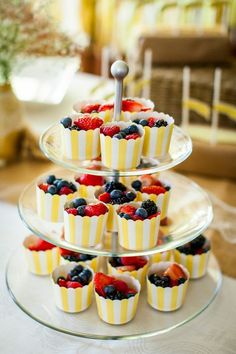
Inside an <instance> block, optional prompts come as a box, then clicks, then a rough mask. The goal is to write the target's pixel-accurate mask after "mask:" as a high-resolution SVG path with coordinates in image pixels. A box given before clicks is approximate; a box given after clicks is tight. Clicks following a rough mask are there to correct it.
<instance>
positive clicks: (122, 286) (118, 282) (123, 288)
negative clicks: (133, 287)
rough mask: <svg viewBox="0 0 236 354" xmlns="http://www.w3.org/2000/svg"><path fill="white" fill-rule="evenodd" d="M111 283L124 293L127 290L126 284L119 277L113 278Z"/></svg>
mask: <svg viewBox="0 0 236 354" xmlns="http://www.w3.org/2000/svg"><path fill="white" fill-rule="evenodd" d="M113 285H114V286H115V288H116V290H118V291H120V292H121V293H124V294H126V293H127V291H128V290H129V287H128V285H127V284H126V283H125V282H124V281H123V280H120V279H114V280H113Z"/></svg>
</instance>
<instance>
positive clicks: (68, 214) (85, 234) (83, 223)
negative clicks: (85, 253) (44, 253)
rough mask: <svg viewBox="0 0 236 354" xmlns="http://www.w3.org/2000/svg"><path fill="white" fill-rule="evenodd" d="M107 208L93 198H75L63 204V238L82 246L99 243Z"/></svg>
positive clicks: (91, 245)
mask: <svg viewBox="0 0 236 354" xmlns="http://www.w3.org/2000/svg"><path fill="white" fill-rule="evenodd" d="M108 211H109V209H108V208H107V206H106V205H105V204H104V203H102V202H97V201H96V200H93V199H85V198H75V199H73V200H71V201H70V202H68V203H66V204H65V206H64V228H65V229H64V237H65V240H66V241H68V242H70V243H73V244H76V245H78V246H82V247H94V246H96V245H98V244H100V243H101V241H102V237H103V234H104V231H105V228H106V223H107V217H108Z"/></svg>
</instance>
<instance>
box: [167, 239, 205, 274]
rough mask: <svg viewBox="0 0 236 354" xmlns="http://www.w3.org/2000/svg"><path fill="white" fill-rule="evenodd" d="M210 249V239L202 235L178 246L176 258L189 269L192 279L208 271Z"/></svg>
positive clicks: (175, 253) (175, 252) (175, 251)
mask: <svg viewBox="0 0 236 354" xmlns="http://www.w3.org/2000/svg"><path fill="white" fill-rule="evenodd" d="M210 250H211V245H210V241H209V240H207V239H206V238H205V237H204V236H203V235H200V236H198V237H197V238H195V239H194V240H192V241H191V242H189V243H186V244H185V245H183V246H180V247H178V248H176V249H175V250H174V259H175V261H176V262H178V263H180V264H182V265H183V266H184V267H186V268H187V269H188V271H189V274H190V279H198V278H201V277H203V276H204V275H205V274H206V272H207V266H208V261H209V256H210V253H211V252H210Z"/></svg>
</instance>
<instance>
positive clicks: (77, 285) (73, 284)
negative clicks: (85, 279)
mask: <svg viewBox="0 0 236 354" xmlns="http://www.w3.org/2000/svg"><path fill="white" fill-rule="evenodd" d="M66 283H67V288H73V289H77V288H82V287H83V285H82V284H80V283H79V282H78V281H67V282H66Z"/></svg>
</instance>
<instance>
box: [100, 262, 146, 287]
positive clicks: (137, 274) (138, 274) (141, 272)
mask: <svg viewBox="0 0 236 354" xmlns="http://www.w3.org/2000/svg"><path fill="white" fill-rule="evenodd" d="M145 258H146V260H147V263H146V264H145V266H144V267H142V268H139V269H138V270H132V271H130V272H129V271H122V270H119V269H117V268H116V267H112V265H111V263H110V262H109V260H110V258H108V259H107V271H108V274H109V275H114V276H117V275H119V274H124V275H125V274H127V275H130V276H131V277H134V278H135V279H137V280H138V281H139V282H140V284H141V286H144V285H145V281H146V274H147V268H148V261H149V259H148V257H146V256H145Z"/></svg>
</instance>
